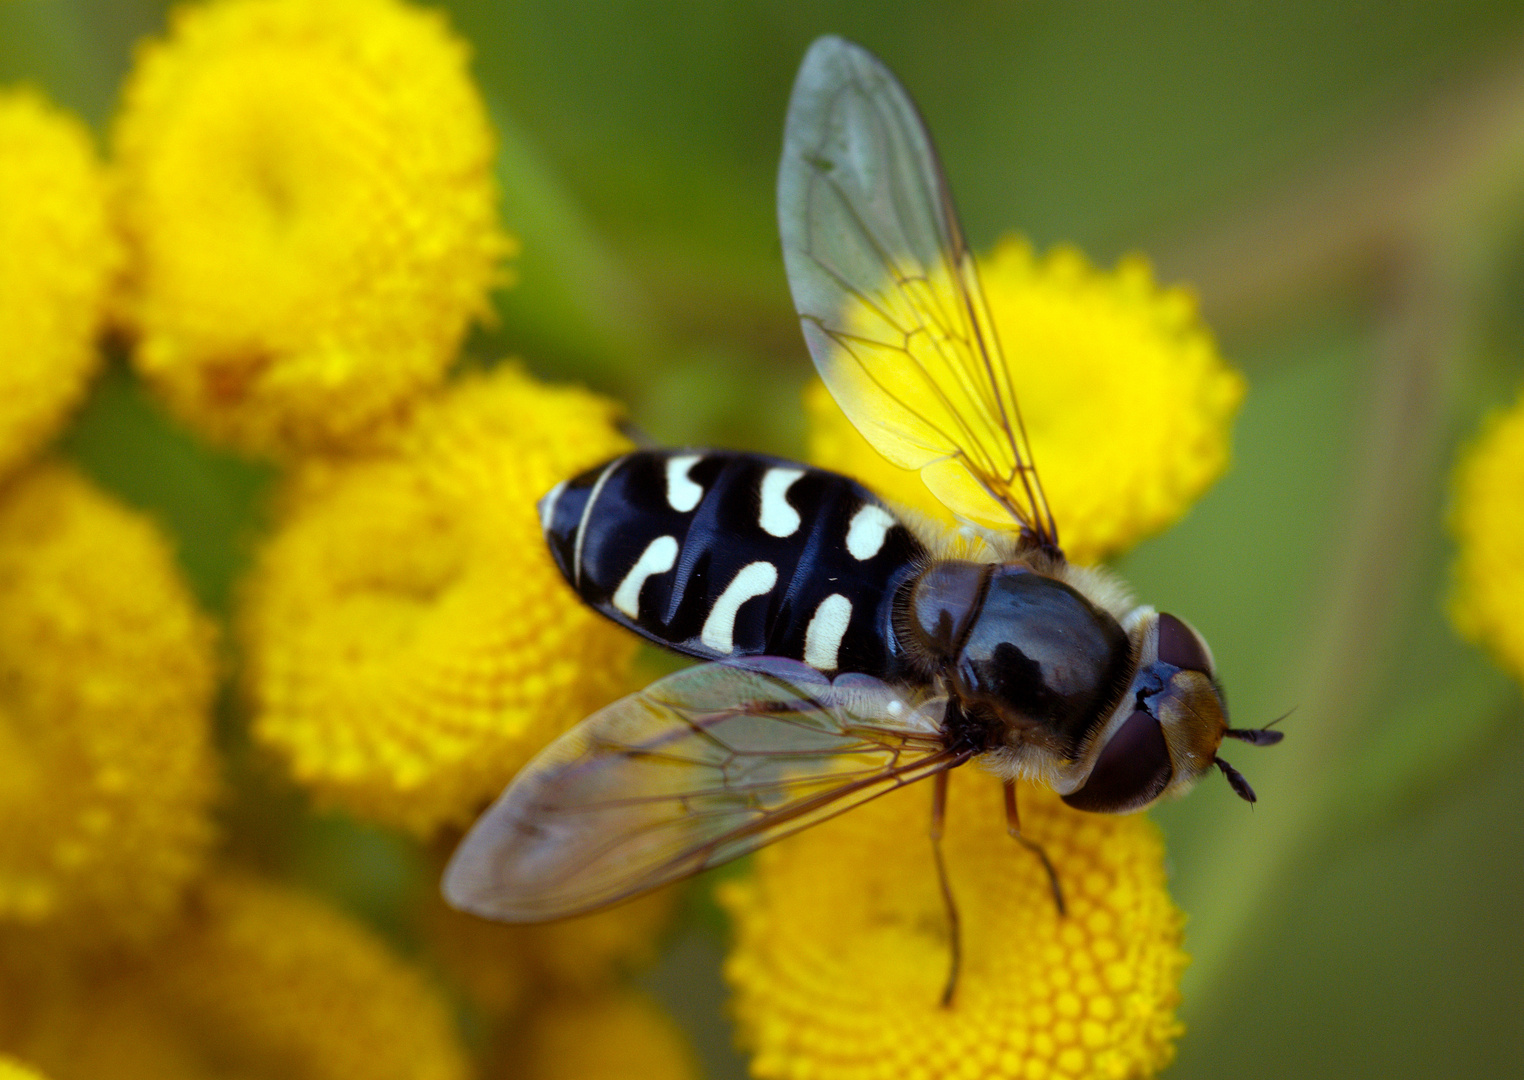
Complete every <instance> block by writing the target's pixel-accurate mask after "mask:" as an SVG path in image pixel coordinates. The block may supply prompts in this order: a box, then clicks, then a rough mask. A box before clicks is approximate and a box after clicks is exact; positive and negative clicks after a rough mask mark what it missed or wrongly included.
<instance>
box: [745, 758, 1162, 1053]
mask: <svg viewBox="0 0 1524 1080" xmlns="http://www.w3.org/2000/svg"><path fill="white" fill-rule="evenodd" d="M931 794H932V793H931V788H930V785H929V784H923V785H919V786H916V787H911V788H908V789H906V790H905V791H901V792H897V793H895V794H892V795H888V796H885V797H884V798H882V799H878V800H876V801H874V802H872V803H869V804H868V805H866V806H863V807H859V808H858V809H855V810H853V811H852V812H851V813H849V814H843V815H842V816H841V817H839V818H836V819H834V820H832V821H829V822H827V823H825V824H823V825H820V826H818V827H816V828H813V829H810V830H808V831H807V832H804V833H802V834H800V835H799V836H797V837H795V838H792V839H790V840H787V841H784V842H783V843H781V844H777V845H775V846H773V847H770V848H767V849H765V850H764V851H762V852H761V853H759V855H758V856H757V859H756V868H755V874H754V876H753V877H752V878H751V879H750V880H742V881H739V882H733V883H729V884H727V885H726V886H724V887H723V888H722V890H721V893H720V899H721V902H722V903H723V904H724V905H725V906H726V907H727V908H728V909H729V911H730V913H731V915H732V917H733V919H734V922H735V928H736V938H737V940H736V945H735V948H734V950H733V952H732V953H731V956H730V958H729V961H728V962H727V964H726V975H727V977H728V979H729V980H730V982H731V984H732V985H733V986H734V988H735V991H736V1005H735V1011H736V1015H737V1018H738V1020H739V1023H740V1026H741V1032H742V1037H743V1039H744V1040H745V1041H746V1042H747V1043H749V1045H750V1046H751V1048H752V1049H753V1051H754V1053H755V1057H754V1059H753V1062H752V1071H753V1075H755V1076H758V1077H766V1078H773V1077H779V1078H782V1077H788V1078H803V1077H810V1078H812V1080H858V1078H864V1080H866V1078H883V1080H889V1078H898V1077H911V1076H913V1077H920V1078H923V1080H935V1078H939V1077H957V1078H959V1080H964V1078H967V1080H975V1078H979V1077H991V1078H994V1077H1001V1078H1004V1077H1054V1078H1058V1077H1084V1078H1087V1080H1088V1078H1109V1080H1122V1078H1128V1077H1145V1076H1152V1075H1154V1074H1155V1073H1156V1072H1158V1071H1159V1070H1160V1069H1161V1068H1163V1067H1164V1065H1166V1064H1167V1063H1168V1062H1169V1061H1170V1059H1171V1058H1172V1057H1173V1054H1174V1049H1173V1042H1174V1039H1175V1038H1176V1037H1177V1036H1178V1034H1179V1032H1180V1025H1179V1024H1178V1022H1177V1021H1176V1020H1175V1006H1176V1004H1177V1002H1178V1001H1179V990H1178V985H1179V979H1180V974H1181V972H1182V970H1183V969H1184V967H1185V963H1186V958H1185V956H1184V954H1183V953H1182V952H1181V951H1180V940H1181V922H1182V919H1181V915H1180V912H1179V911H1178V910H1177V909H1176V908H1175V906H1174V904H1173V903H1172V902H1171V901H1170V898H1169V895H1168V893H1167V892H1166V889H1165V881H1164V868H1163V849H1162V845H1161V842H1160V840H1159V836H1158V834H1157V831H1156V830H1155V828H1154V827H1153V825H1151V824H1150V823H1149V822H1148V821H1147V820H1146V819H1144V818H1143V817H1141V816H1130V817H1123V816H1113V815H1104V814H1085V813H1081V812H1080V811H1077V810H1071V809H1069V808H1068V807H1066V806H1064V805H1063V803H1062V802H1060V801H1059V799H1058V797H1057V796H1055V795H1053V794H1052V793H1051V792H1048V791H1047V790H1046V789H1037V788H1023V789H1022V793H1021V809H1022V824H1023V827H1024V831H1025V832H1026V834H1027V835H1028V836H1030V837H1032V838H1033V839H1035V840H1037V841H1038V842H1040V843H1041V844H1042V845H1043V846H1044V848H1045V849H1046V851H1047V853H1048V855H1049V857H1050V858H1051V859H1052V861H1053V865H1054V867H1055V868H1056V870H1057V872H1058V876H1059V879H1060V881H1061V882H1062V884H1063V889H1064V897H1065V901H1066V903H1067V904H1068V914H1067V916H1064V917H1060V916H1059V914H1058V911H1057V909H1056V906H1055V904H1054V901H1053V897H1052V894H1051V892H1050V891H1049V885H1048V879H1047V877H1046V875H1045V873H1044V871H1043V869H1042V867H1041V865H1040V863H1039V862H1038V860H1037V859H1036V858H1035V857H1034V856H1033V855H1032V854H1031V853H1030V852H1029V851H1027V850H1026V849H1025V848H1023V847H1021V846H1020V845H1018V844H1017V843H1016V842H1015V841H1013V840H1012V839H1011V838H1010V837H1009V836H1008V835H1007V834H1006V829H1005V816H1004V812H1003V810H1002V797H1001V790H1000V781H999V780H998V779H997V778H996V777H994V776H991V775H990V774H987V773H984V772H981V771H979V770H977V769H976V768H973V767H968V768H964V769H960V770H958V771H957V772H956V773H955V774H954V776H953V777H952V790H951V794H950V805H949V810H948V818H947V831H946V834H945V838H944V840H943V850H944V853H945V855H946V859H947V868H948V875H949V877H950V880H951V885H952V889H953V892H954V895H955V896H956V899H957V903H958V909H959V913H960V915H961V918H962V923H963V933H962V941H963V971H962V976H961V978H960V979H959V982H958V987H957V994H956V997H955V999H954V1001H953V1004H952V1005H951V1007H948V1008H943V1007H941V1006H940V1005H939V1004H938V1002H939V999H940V997H941V993H942V987H943V981H944V980H945V978H946V975H947V970H948V958H949V952H948V930H947V916H946V911H945V908H944V906H943V901H942V894H941V891H940V888H939V885H938V879H937V874H936V870H935V867H934V864H933V861H932V852H931V842H930V840H929V839H928V829H929V818H930V807H931Z"/></svg>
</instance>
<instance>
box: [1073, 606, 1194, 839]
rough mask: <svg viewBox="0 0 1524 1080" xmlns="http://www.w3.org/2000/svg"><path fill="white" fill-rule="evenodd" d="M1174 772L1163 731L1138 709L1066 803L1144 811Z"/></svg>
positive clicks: (1120, 811)
mask: <svg viewBox="0 0 1524 1080" xmlns="http://www.w3.org/2000/svg"><path fill="white" fill-rule="evenodd" d="M1167 617H1168V616H1166V618H1167ZM1173 771H1174V770H1173V767H1172V766H1171V765H1170V761H1169V747H1168V746H1166V745H1165V743H1164V729H1163V728H1161V727H1160V726H1159V721H1157V720H1155V719H1154V718H1153V717H1152V716H1150V715H1148V713H1146V712H1144V711H1143V710H1142V709H1138V710H1136V711H1135V712H1134V713H1133V714H1132V715H1131V716H1129V717H1128V718H1127V721H1126V722H1125V723H1124V724H1123V725H1122V726H1121V727H1119V728H1117V730H1116V731H1115V732H1114V733H1113V734H1112V736H1111V739H1110V741H1108V742H1107V743H1106V745H1105V746H1104V747H1103V748H1102V749H1101V755H1100V757H1098V758H1096V761H1095V768H1093V769H1091V770H1090V779H1088V780H1086V781H1085V786H1084V787H1082V788H1080V789H1079V790H1078V791H1076V792H1073V793H1072V794H1069V795H1065V796H1064V797H1063V798H1064V802H1066V803H1068V804H1069V805H1070V806H1072V807H1074V808H1075V809H1076V810H1089V811H1090V812H1092V813H1096V814H1125V813H1127V812H1128V811H1130V810H1141V809H1142V808H1143V807H1145V806H1147V805H1148V804H1149V803H1151V802H1153V801H1154V800H1155V799H1157V798H1158V797H1159V796H1160V795H1161V794H1162V793H1163V792H1164V789H1165V788H1166V787H1168V786H1169V780H1170V775H1171V774H1172V772H1173Z"/></svg>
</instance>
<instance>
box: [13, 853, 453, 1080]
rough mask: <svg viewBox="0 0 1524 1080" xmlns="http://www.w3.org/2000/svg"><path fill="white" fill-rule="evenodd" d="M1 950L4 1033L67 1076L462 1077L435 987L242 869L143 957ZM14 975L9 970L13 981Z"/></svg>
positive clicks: (141, 1079) (343, 924)
mask: <svg viewBox="0 0 1524 1080" xmlns="http://www.w3.org/2000/svg"><path fill="white" fill-rule="evenodd" d="M17 960H18V957H17V956H16V955H15V953H14V952H9V953H0V1013H4V1014H5V1017H6V1022H5V1023H4V1024H3V1025H0V1037H3V1038H4V1039H5V1041H6V1042H7V1043H8V1044H10V1045H11V1046H12V1047H13V1048H14V1049H15V1050H16V1051H17V1052H18V1053H21V1054H22V1055H23V1056H24V1057H25V1058H27V1059H28V1060H31V1061H36V1062H37V1063H38V1064H39V1065H40V1066H41V1067H42V1068H44V1069H46V1070H47V1071H48V1072H50V1073H52V1074H54V1075H56V1076H59V1077H70V1076H79V1077H90V1078H92V1080H215V1078H218V1077H229V1076H237V1077H243V1078H246V1080H464V1078H465V1077H466V1075H467V1071H468V1070H467V1065H466V1060H465V1055H464V1053H463V1052H462V1050H461V1047H460V1045H459V1042H458V1039H457V1037H456V1034H455V1031H454V1028H453V1023H452V1019H451V1016H450V1013H449V1010H448V1008H447V1007H446V1005H445V1002H444V1000H443V998H442V997H441V995H440V994H439V992H438V991H437V989H435V988H434V987H433V986H432V985H430V984H429V983H428V982H427V981H426V980H425V979H424V978H423V976H422V975H421V973H419V972H418V971H417V970H415V969H414V968H412V967H410V966H409V965H407V964H405V963H403V962H402V961H401V960H399V959H397V958H396V957H395V956H393V955H392V954H391V953H390V952H389V951H388V950H387V949H386V947H385V946H384V945H382V943H381V942H380V941H378V940H377V939H376V938H375V937H374V936H373V935H371V934H370V933H369V932H367V931H365V930H363V929H362V928H360V927H359V926H357V925H355V924H354V923H353V922H352V921H351V920H350V919H348V918H346V917H345V916H343V915H341V914H339V913H338V912H337V911H334V910H332V909H330V908H328V907H327V906H326V905H324V904H322V903H319V902H318V901H316V900H313V899H310V898H307V897H304V896H302V895H300V894H297V893H293V892H289V891H287V890H284V889H281V888H279V887H277V886H274V885H271V884H267V883H264V882H260V881H257V880H255V879H253V878H249V877H246V876H243V875H238V874H227V873H223V874H219V875H218V876H216V877H213V878H211V879H210V880H208V881H206V882H204V883H203V884H202V885H201V886H199V887H198V888H197V889H196V890H195V903H194V904H193V905H191V908H190V910H189V911H188V913H187V915H186V918H185V921H184V922H183V924H182V925H180V926H179V927H177V928H175V929H174V930H173V931H172V932H171V933H170V934H169V936H168V937H167V938H166V939H165V940H164V941H163V942H162V943H161V944H160V945H159V946H158V947H156V948H155V949H154V950H152V951H151V952H149V953H145V954H143V955H142V956H141V957H139V958H136V959H122V958H112V957H110V956H105V957H101V956H95V957H87V958H82V957H75V958H73V961H72V963H71V962H67V961H60V960H59V959H57V958H52V959H51V960H49V959H48V958H46V957H45V956H43V955H41V954H36V955H32V956H30V957H26V958H25V959H24V960H23V961H22V962H20V963H18V962H17ZM5 969H8V970H5Z"/></svg>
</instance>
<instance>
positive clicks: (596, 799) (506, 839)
mask: <svg viewBox="0 0 1524 1080" xmlns="http://www.w3.org/2000/svg"><path fill="white" fill-rule="evenodd" d="M945 707H946V699H945V698H936V699H912V698H910V697H907V696H906V695H905V694H903V693H901V692H899V691H896V690H894V689H892V688H890V687H889V686H888V685H886V684H885V683H883V682H880V681H879V680H877V679H873V678H871V677H869V676H866V675H843V676H840V677H838V678H837V679H835V680H834V681H832V680H831V679H828V678H827V677H826V676H824V675H822V674H820V673H819V672H818V671H816V670H814V669H813V668H809V667H806V666H805V665H803V664H800V663H797V662H795V661H792V660H782V659H777V658H773V657H760V658H752V659H748V660H744V661H725V662H723V663H717V664H702V665H699V666H698V667H693V668H688V669H687V670H685V671H680V672H678V673H676V674H674V675H669V676H667V677H666V678H664V679H661V680H658V681H657V682H655V683H653V684H651V685H650V686H649V687H647V688H646V689H645V690H643V691H641V692H640V693H638V694H632V695H630V696H629V697H627V698H623V699H622V700H620V701H616V702H615V703H614V704H612V705H610V706H608V707H607V708H605V709H602V710H600V711H599V712H596V713H594V714H593V715H592V716H590V717H588V718H587V719H586V720H584V721H582V723H580V724H578V725H577V726H576V727H575V728H573V729H571V730H570V731H568V732H567V733H566V734H565V735H563V736H561V737H560V738H559V739H557V740H556V741H555V742H553V743H551V744H550V746H548V747H546V749H545V750H544V751H543V752H541V754H540V755H539V756H538V757H536V758H535V759H534V760H533V761H532V762H530V763H529V765H528V766H526V767H525V769H524V770H523V772H521V773H520V774H519V775H518V776H517V777H516V778H515V779H514V781H513V783H511V784H510V785H508V789H507V790H506V791H504V792H503V794H502V796H501V797H499V798H498V800H497V802H495V803H493V804H492V806H491V807H490V808H489V809H488V810H487V812H486V813H485V814H483V815H482V817H481V818H480V819H479V820H478V821H477V823H476V824H475V825H474V826H473V827H472V829H471V831H470V832H469V833H468V834H467V835H466V838H465V840H464V841H462V843H461V845H460V847H459V848H457V849H456V851H455V855H454V856H453V857H452V858H451V860H450V865H449V867H448V868H447V869H446V871H445V877H444V895H445V899H447V900H448V901H449V902H450V903H451V904H453V905H454V906H455V907H458V908H462V909H464V910H466V911H471V912H475V913H476V914H478V915H485V916H487V917H489V918H494V919H501V920H505V921H509V922H539V921H541V920H545V919H556V918H561V917H563V916H566V915H576V914H579V913H581V912H585V911H590V910H592V909H594V908H599V907H603V906H604V905H607V904H612V903H615V902H616V901H619V900H623V899H625V898H626V897H629V896H633V895H635V894H636V893H640V892H644V891H645V890H647V889H652V888H655V887H656V886H658V885H664V884H666V883H667V882H670V881H675V880H677V879H678V878H683V877H687V876H688V875H690V874H696V873H698V872H699V871H700V870H704V869H707V868H708V867H711V866H718V865H719V864H720V863H723V862H728V861H729V860H731V859H734V858H736V857H738V856H740V855H744V854H746V853H747V852H749V851H753V850H755V849H757V848H759V847H761V846H763V845H764V844H770V843H772V842H773V841H774V840H777V839H779V838H781V837H784V836H788V835H789V834H791V833H795V832H798V831H799V830H800V829H804V828H807V827H809V826H810V825H814V824H816V823H817V822H820V821H824V820H825V819H826V818H829V817H833V816H835V815H836V814H839V813H841V812H842V811H843V810H847V809H850V808H851V807H853V806H857V805H858V804H860V803H863V802H866V801H867V800H869V799H872V798H875V797H876V796H879V795H882V794H884V793H886V792H888V791H892V790H894V789H895V788H898V787H902V786H904V785H905V784H909V783H913V782H915V781H916V780H920V779H923V778H925V777H927V776H931V775H932V774H934V773H936V772H940V771H941V770H943V769H948V768H951V767H953V766H954V765H958V764H961V763H962V762H964V761H966V760H967V759H968V757H969V756H970V755H969V753H968V752H967V751H955V750H950V749H948V748H946V746H945V745H944V742H943V740H942V737H941V734H940V728H939V725H940V722H941V718H942V713H943V711H944V710H945Z"/></svg>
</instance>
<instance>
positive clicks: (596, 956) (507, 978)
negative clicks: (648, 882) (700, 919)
mask: <svg viewBox="0 0 1524 1080" xmlns="http://www.w3.org/2000/svg"><path fill="white" fill-rule="evenodd" d="M441 872H442V871H441ZM678 895H679V892H678V890H677V889H676V888H666V889H659V890H657V891H656V892H653V893H648V894H647V895H645V896H641V897H638V898H636V899H634V900H631V901H630V902H628V903H625V904H620V905H618V906H617V907H612V908H609V909H607V910H605V911H598V912H594V913H593V914H591V915H581V916H578V917H577V918H574V919H562V920H560V921H558V922H551V923H538V924H533V925H517V926H515V925H509V924H506V923H498V922H490V921H488V920H487V919H481V918H478V917H477V916H475V915H467V914H465V913H463V912H459V911H455V910H453V909H450V908H447V907H445V905H444V901H443V900H442V899H436V900H435V901H433V902H431V904H430V905H429V907H428V909H427V910H426V912H425V916H424V918H425V927H424V929H425V933H426V935H427V936H428V938H429V940H430V942H431V943H432V945H433V951H434V955H435V957H436V958H437V960H438V962H439V966H440V967H441V968H442V969H443V970H444V971H445V972H447V973H448V974H449V975H450V976H451V977H452V978H453V979H454V980H455V981H457V982H458V983H459V984H460V985H461V987H462V988H463V989H464V990H465V992H466V994H467V995H468V996H469V997H470V998H471V1000H472V1001H473V1002H474V1003H475V1004H476V1005H477V1006H478V1007H479V1008H480V1009H482V1010H483V1011H484V1012H485V1013H488V1014H491V1015H494V1016H505V1015H508V1014H510V1013H512V1012H514V1011H515V1010H517V1009H519V1008H520V1007H521V1006H522V1005H524V1004H525V1002H526V999H528V998H529V997H530V996H531V995H533V994H536V993H540V992H542V991H543V990H544V989H546V988H554V989H556V990H561V991H575V992H577V993H582V994H586V993H588V992H590V991H593V990H597V989H600V988H604V987H607V986H609V985H610V984H612V983H613V982H614V981H615V980H616V979H617V978H618V977H619V976H621V975H625V974H628V973H629V972H630V971H632V970H634V969H636V968H640V967H643V966H645V965H647V964H649V963H651V962H652V961H653V960H655V959H656V953H657V947H658V945H660V943H661V940H662V935H663V933H664V932H665V930H666V928H667V925H668V924H669V923H670V922H671V921H672V914H673V907H674V904H675V901H676V900H677V897H678Z"/></svg>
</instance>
